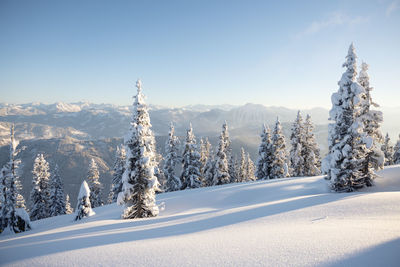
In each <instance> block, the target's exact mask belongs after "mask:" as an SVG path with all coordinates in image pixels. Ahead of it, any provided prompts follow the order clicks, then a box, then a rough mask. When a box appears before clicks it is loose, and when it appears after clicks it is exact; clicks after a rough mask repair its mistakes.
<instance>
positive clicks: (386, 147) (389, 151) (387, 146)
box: [381, 133, 394, 166]
mask: <svg viewBox="0 0 400 267" xmlns="http://www.w3.org/2000/svg"><path fill="white" fill-rule="evenodd" d="M381 149H382V151H383V153H384V155H385V166H389V165H393V163H394V161H393V154H394V150H393V146H392V144H391V142H390V137H389V133H386V136H385V140H384V141H383V144H382V146H381Z"/></svg>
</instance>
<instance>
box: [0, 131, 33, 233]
mask: <svg viewBox="0 0 400 267" xmlns="http://www.w3.org/2000/svg"><path fill="white" fill-rule="evenodd" d="M10 139H11V140H10V150H9V157H10V159H9V161H8V163H7V164H6V165H5V166H4V167H3V168H2V169H1V172H0V216H1V217H0V233H3V232H12V233H20V232H24V231H27V230H29V229H31V226H30V220H29V216H28V214H27V212H26V210H25V200H24V198H23V197H22V195H21V194H20V190H21V189H22V188H21V185H20V184H19V179H18V167H19V164H20V160H19V159H17V156H18V153H19V152H20V150H19V149H17V146H18V142H17V141H16V140H15V138H14V125H12V127H11V130H10Z"/></svg>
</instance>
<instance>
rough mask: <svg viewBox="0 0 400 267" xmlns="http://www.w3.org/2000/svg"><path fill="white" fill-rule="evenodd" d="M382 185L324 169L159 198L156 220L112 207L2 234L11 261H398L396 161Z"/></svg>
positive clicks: (399, 175)
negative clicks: (329, 179) (124, 216)
mask: <svg viewBox="0 0 400 267" xmlns="http://www.w3.org/2000/svg"><path fill="white" fill-rule="evenodd" d="M380 174H381V175H382V176H383V177H382V178H379V179H377V180H376V186H375V187H372V188H367V189H365V190H363V191H361V192H356V193H342V194H338V193H331V192H329V190H328V188H327V184H326V181H325V180H324V179H323V177H322V176H318V177H306V178H290V179H279V180H270V181H259V182H253V183H243V184H229V185H225V186H217V187H210V188H201V189H194V190H186V191H180V192H173V193H164V194H160V195H158V197H157V199H158V203H159V204H160V206H162V207H163V206H165V210H163V211H161V213H160V215H159V216H158V217H155V218H149V219H139V220H121V219H119V217H120V214H121V208H120V207H118V206H116V205H115V204H113V205H107V206H103V207H100V208H97V209H95V212H96V215H94V216H93V217H90V218H87V219H84V220H82V221H80V222H73V215H64V216H59V217H54V218H49V219H45V220H40V221H37V222H33V227H34V230H32V231H30V232H26V233H23V234H18V235H12V236H0V259H1V264H2V265H6V266H9V265H12V266H65V265H74V266H95V265H96V266H316V265H318V266H321V265H322V266H399V263H400V254H399V251H400V205H399V203H400V166H399V165H398V166H394V167H389V168H387V169H385V170H384V171H382V172H381V173H380Z"/></svg>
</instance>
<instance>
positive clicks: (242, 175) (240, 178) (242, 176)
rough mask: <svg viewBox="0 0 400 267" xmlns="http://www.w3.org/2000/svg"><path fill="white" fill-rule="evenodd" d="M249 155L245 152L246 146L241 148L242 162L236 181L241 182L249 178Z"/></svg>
mask: <svg viewBox="0 0 400 267" xmlns="http://www.w3.org/2000/svg"><path fill="white" fill-rule="evenodd" d="M247 170H248V169H247V155H246V153H245V152H244V148H243V147H242V149H241V150H240V163H239V170H238V175H237V179H236V182H237V183H241V182H245V181H246V180H247Z"/></svg>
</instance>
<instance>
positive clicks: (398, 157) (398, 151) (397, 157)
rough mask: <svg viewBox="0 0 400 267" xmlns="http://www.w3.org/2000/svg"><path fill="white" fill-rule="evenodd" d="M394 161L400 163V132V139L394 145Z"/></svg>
mask: <svg viewBox="0 0 400 267" xmlns="http://www.w3.org/2000/svg"><path fill="white" fill-rule="evenodd" d="M393 163H394V164H400V134H399V140H397V142H396V145H395V146H394V154H393Z"/></svg>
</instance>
